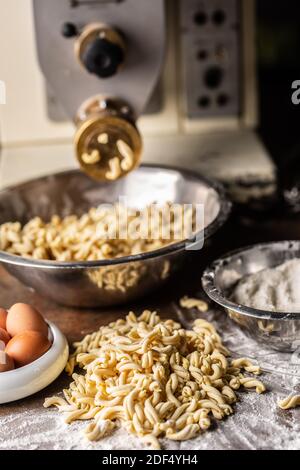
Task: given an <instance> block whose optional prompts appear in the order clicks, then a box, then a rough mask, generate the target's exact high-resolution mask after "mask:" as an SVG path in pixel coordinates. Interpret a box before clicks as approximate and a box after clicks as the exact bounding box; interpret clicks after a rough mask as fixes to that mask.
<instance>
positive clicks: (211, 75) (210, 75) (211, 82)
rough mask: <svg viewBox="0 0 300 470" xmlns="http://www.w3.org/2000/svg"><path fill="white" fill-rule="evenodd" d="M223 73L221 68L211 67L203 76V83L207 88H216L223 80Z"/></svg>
mask: <svg viewBox="0 0 300 470" xmlns="http://www.w3.org/2000/svg"><path fill="white" fill-rule="evenodd" d="M223 76H224V71H223V69H221V67H218V66H212V67H210V68H209V69H207V70H206V72H205V74H204V83H205V85H206V86H207V87H208V88H211V89H214V88H218V87H219V86H220V85H221V83H222V80H223Z"/></svg>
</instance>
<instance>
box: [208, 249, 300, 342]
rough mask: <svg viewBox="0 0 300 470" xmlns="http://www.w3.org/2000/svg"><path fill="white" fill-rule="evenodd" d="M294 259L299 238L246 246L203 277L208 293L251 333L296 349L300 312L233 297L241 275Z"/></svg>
mask: <svg viewBox="0 0 300 470" xmlns="http://www.w3.org/2000/svg"><path fill="white" fill-rule="evenodd" d="M293 258H300V241H282V242H274V243H264V244H258V245H253V246H250V247H246V248H243V249H240V250H237V251H234V252H231V253H228V254H226V255H224V257H222V258H219V259H217V260H216V261H214V262H213V263H212V264H211V265H210V266H209V267H208V268H207V269H206V270H205V272H204V274H203V276H202V286H203V289H204V290H205V292H206V294H207V295H208V296H209V297H210V298H211V299H212V300H214V301H215V302H216V303H217V304H219V305H222V306H223V307H224V308H225V310H226V311H227V313H228V314H229V316H230V318H232V319H233V320H234V321H235V322H236V323H238V324H239V325H240V326H241V327H242V328H243V329H244V330H245V332H247V333H248V334H249V336H251V337H253V338H255V339H256V340H258V341H260V342H263V343H264V345H267V346H270V347H271V348H273V349H276V350H280V351H295V350H297V349H299V347H300V312H299V313H290V312H268V311H265V310H257V309H255V308H250V307H246V306H244V305H239V304H236V303H235V302H233V301H232V300H230V296H231V294H232V291H233V289H234V287H235V285H236V284H237V282H238V281H239V280H240V279H241V278H242V277H244V276H247V275H248V274H252V273H255V272H258V271H261V270H262V269H265V268H271V267H275V266H278V265H280V264H282V263H284V262H285V261H287V260H289V259H293ZM299 287H300V286H299Z"/></svg>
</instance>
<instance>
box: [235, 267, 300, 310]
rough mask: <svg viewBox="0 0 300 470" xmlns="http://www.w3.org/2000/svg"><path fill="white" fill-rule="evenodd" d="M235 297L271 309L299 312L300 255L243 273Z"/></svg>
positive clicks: (238, 301) (242, 301)
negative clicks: (299, 256)
mask: <svg viewBox="0 0 300 470" xmlns="http://www.w3.org/2000/svg"><path fill="white" fill-rule="evenodd" d="M233 300H234V301H235V302H237V303H238V304H241V305H246V306H247V307H253V308H257V309H260V310H267V311H269V312H300V259H292V260H290V261H286V262H285V263H283V264H281V265H280V266H277V267H275V268H269V269H264V270H262V271H259V272H257V273H254V274H250V275H249V276H246V277H244V278H243V279H241V281H240V282H239V283H238V285H237V287H236V288H235V290H234V293H233Z"/></svg>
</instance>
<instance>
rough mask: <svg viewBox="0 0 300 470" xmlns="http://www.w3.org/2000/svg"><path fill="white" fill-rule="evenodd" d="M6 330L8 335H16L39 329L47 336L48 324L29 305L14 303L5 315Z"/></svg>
mask: <svg viewBox="0 0 300 470" xmlns="http://www.w3.org/2000/svg"><path fill="white" fill-rule="evenodd" d="M6 330H7V331H8V333H9V334H10V336H15V335H18V334H19V333H22V332H23V331H29V330H30V331H39V332H40V333H42V334H43V335H45V336H48V325H47V323H46V322H45V320H44V318H43V317H42V315H41V314H40V313H39V312H38V311H37V310H36V309H35V308H34V307H31V305H28V304H21V303H18V304H15V305H13V306H12V307H11V308H10V309H9V311H8V315H7V319H6Z"/></svg>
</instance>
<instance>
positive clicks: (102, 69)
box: [82, 38, 124, 78]
mask: <svg viewBox="0 0 300 470" xmlns="http://www.w3.org/2000/svg"><path fill="white" fill-rule="evenodd" d="M123 60H124V51H123V49H122V47H121V46H119V45H118V44H114V43H113V42H111V41H108V40H107V39H103V38H96V39H95V40H93V41H92V42H91V43H90V44H88V45H87V47H86V48H85V50H84V52H83V54H82V62H83V64H84V65H85V67H86V69H87V70H88V72H90V73H93V74H95V75H97V76H98V77H99V78H107V77H111V76H112V75H114V74H115V73H116V72H117V70H118V67H119V66H120V65H121V63H122V62H123Z"/></svg>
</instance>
